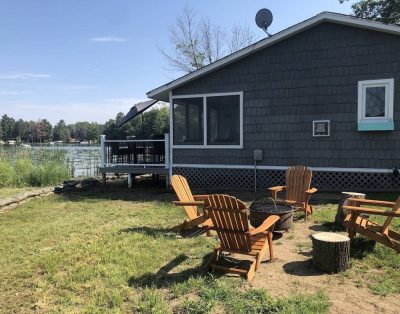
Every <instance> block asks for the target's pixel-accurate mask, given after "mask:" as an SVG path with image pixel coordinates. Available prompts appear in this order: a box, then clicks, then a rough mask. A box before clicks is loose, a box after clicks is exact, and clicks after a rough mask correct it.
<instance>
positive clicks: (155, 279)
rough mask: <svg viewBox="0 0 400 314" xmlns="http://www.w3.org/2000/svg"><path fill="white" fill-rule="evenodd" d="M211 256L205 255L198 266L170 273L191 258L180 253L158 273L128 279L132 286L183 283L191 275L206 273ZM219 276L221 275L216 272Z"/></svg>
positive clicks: (164, 285) (163, 285) (161, 286)
mask: <svg viewBox="0 0 400 314" xmlns="http://www.w3.org/2000/svg"><path fill="white" fill-rule="evenodd" d="M210 257H211V253H210V254H207V255H205V256H204V257H203V260H202V263H201V265H200V266H198V267H193V268H188V269H185V270H183V271H180V272H173V273H170V272H171V271H172V270H173V269H175V268H177V267H178V266H179V265H181V264H182V263H184V262H185V261H187V260H188V259H189V257H188V256H187V255H186V254H180V255H178V256H177V257H175V258H174V259H173V260H172V261H170V262H169V263H168V264H166V265H164V266H163V267H161V268H160V269H159V270H158V271H157V272H156V273H147V274H144V275H142V276H140V277H134V276H132V277H131V278H129V280H128V284H129V286H131V287H150V286H153V287H156V288H166V287H170V286H171V285H172V284H176V283H182V282H185V281H187V280H188V279H189V278H190V277H193V276H199V274H204V270H205V266H206V264H207V262H208V260H209V259H210ZM216 275H217V276H221V275H219V274H216Z"/></svg>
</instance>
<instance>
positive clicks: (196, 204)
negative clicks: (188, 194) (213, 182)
mask: <svg viewBox="0 0 400 314" xmlns="http://www.w3.org/2000/svg"><path fill="white" fill-rule="evenodd" d="M172 203H174V204H175V205H176V206H203V205H204V202H200V201H194V202H180V201H174V202H172Z"/></svg>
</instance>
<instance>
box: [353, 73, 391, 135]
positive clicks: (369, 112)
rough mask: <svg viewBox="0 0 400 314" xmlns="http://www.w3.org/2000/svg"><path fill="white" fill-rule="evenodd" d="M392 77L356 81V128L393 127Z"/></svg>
mask: <svg viewBox="0 0 400 314" xmlns="http://www.w3.org/2000/svg"><path fill="white" fill-rule="evenodd" d="M393 98H394V79H385V80H373V81H360V82H358V130H359V131H388V130H393V129H394V124H393V101H394V99H393Z"/></svg>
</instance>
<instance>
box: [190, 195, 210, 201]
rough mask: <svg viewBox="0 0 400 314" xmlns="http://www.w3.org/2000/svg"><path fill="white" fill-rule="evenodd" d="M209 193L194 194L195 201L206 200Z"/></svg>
mask: <svg viewBox="0 0 400 314" xmlns="http://www.w3.org/2000/svg"><path fill="white" fill-rule="evenodd" d="M207 197H208V195H193V198H194V200H195V201H205V200H206V199H207Z"/></svg>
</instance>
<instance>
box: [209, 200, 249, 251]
mask: <svg viewBox="0 0 400 314" xmlns="http://www.w3.org/2000/svg"><path fill="white" fill-rule="evenodd" d="M204 209H205V210H207V212H208V216H209V217H210V218H211V220H212V222H213V225H214V230H215V231H216V232H217V234H218V237H219V239H220V243H221V248H222V249H223V250H225V251H242V252H243V251H244V252H249V251H251V242H250V236H248V235H246V233H245V232H246V231H249V228H250V226H249V220H248V216H247V212H246V205H245V204H243V203H242V201H240V200H238V199H237V198H235V197H233V196H229V195H222V194H213V195H209V196H208V198H207V199H206V201H205V203H204Z"/></svg>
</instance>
